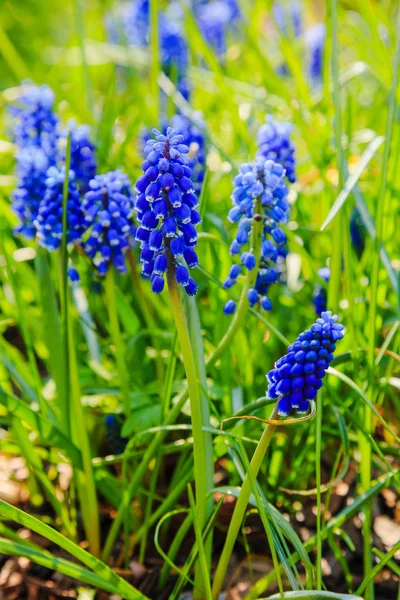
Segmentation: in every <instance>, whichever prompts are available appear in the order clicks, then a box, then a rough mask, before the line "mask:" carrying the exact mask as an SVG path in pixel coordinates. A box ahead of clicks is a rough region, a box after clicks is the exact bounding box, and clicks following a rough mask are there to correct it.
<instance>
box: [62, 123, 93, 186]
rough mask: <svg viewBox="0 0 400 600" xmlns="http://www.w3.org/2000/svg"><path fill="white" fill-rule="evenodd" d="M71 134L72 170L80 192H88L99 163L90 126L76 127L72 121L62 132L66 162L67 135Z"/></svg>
mask: <svg viewBox="0 0 400 600" xmlns="http://www.w3.org/2000/svg"><path fill="white" fill-rule="evenodd" d="M69 131H70V132H71V165H70V167H71V170H72V171H73V172H74V173H75V183H76V185H77V186H78V188H79V191H80V192H82V193H85V192H86V191H87V190H88V185H89V181H90V180H91V179H93V177H94V176H95V175H96V168H97V161H96V152H95V147H94V144H93V142H92V140H91V138H90V127H89V126H88V125H76V123H75V122H73V121H70V122H69V123H68V127H67V129H65V130H64V131H63V132H62V149H61V159H62V161H63V162H64V161H65V151H66V140H67V135H68V133H69Z"/></svg>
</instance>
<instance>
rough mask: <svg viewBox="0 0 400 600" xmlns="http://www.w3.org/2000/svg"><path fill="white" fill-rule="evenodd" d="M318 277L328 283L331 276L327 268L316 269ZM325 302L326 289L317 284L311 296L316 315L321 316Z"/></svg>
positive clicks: (324, 308)
mask: <svg viewBox="0 0 400 600" xmlns="http://www.w3.org/2000/svg"><path fill="white" fill-rule="evenodd" d="M318 275H319V276H320V277H322V279H324V280H325V281H326V282H327V283H328V281H329V278H330V276H331V272H330V269H329V268H328V267H322V268H321V269H318ZM326 302H327V293H326V288H325V287H323V286H322V285H319V284H318V285H317V286H316V287H315V290H314V296H313V304H314V308H315V312H316V314H317V315H321V313H323V312H325V311H326Z"/></svg>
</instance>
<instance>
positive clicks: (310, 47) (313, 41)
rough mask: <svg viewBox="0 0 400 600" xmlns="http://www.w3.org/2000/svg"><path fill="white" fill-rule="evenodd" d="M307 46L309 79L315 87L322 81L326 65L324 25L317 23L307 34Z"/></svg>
mask: <svg viewBox="0 0 400 600" xmlns="http://www.w3.org/2000/svg"><path fill="white" fill-rule="evenodd" d="M304 37H305V44H306V48H307V52H308V77H309V79H310V81H311V83H312V84H313V85H318V84H320V83H321V80H322V71H323V65H324V46H325V38H326V27H325V25H324V23H315V24H314V25H312V26H311V27H309V28H308V29H307V31H306V32H305V36H304Z"/></svg>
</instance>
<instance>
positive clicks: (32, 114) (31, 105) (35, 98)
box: [10, 85, 58, 157]
mask: <svg viewBox="0 0 400 600" xmlns="http://www.w3.org/2000/svg"><path fill="white" fill-rule="evenodd" d="M10 112H11V115H12V116H13V117H14V118H15V127H14V130H13V139H14V142H15V144H16V145H17V146H18V147H20V148H26V147H27V146H35V147H37V148H41V149H42V150H43V152H44V153H45V154H46V155H47V156H49V157H50V156H52V155H55V153H56V150H57V141H58V133H57V126H58V117H57V116H56V114H55V113H54V93H53V92H52V90H51V89H50V88H49V86H48V85H42V86H35V85H32V86H27V88H26V91H25V92H24V93H23V95H22V96H21V97H20V98H19V99H18V101H17V103H16V104H15V105H13V106H11V108H10Z"/></svg>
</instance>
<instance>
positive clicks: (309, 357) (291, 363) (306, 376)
mask: <svg viewBox="0 0 400 600" xmlns="http://www.w3.org/2000/svg"><path fill="white" fill-rule="evenodd" d="M337 320H338V317H337V316H336V315H332V313H331V311H327V312H323V313H322V314H321V317H320V318H318V319H317V321H316V323H314V325H312V326H311V328H310V329H307V330H306V331H304V332H303V333H301V334H300V335H299V336H298V338H297V340H296V341H295V342H294V344H292V345H291V346H289V348H288V353H287V354H285V356H283V357H282V358H280V359H279V360H278V361H277V362H276V363H275V368H274V369H272V370H271V371H270V372H269V373H268V375H267V379H268V382H269V386H268V392H267V393H268V397H269V398H280V399H279V401H278V413H279V415H281V416H287V415H288V414H289V413H290V411H291V410H292V409H295V410H296V412H297V413H299V414H302V413H306V412H307V411H308V409H309V407H310V400H314V398H315V397H316V395H317V392H318V390H319V389H320V388H321V387H322V380H323V378H324V377H325V372H326V369H327V368H328V367H329V365H330V363H331V362H332V360H333V353H334V352H335V349H336V342H338V341H339V340H341V339H342V338H343V335H344V334H343V329H344V327H343V325H340V324H339V323H337Z"/></svg>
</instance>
